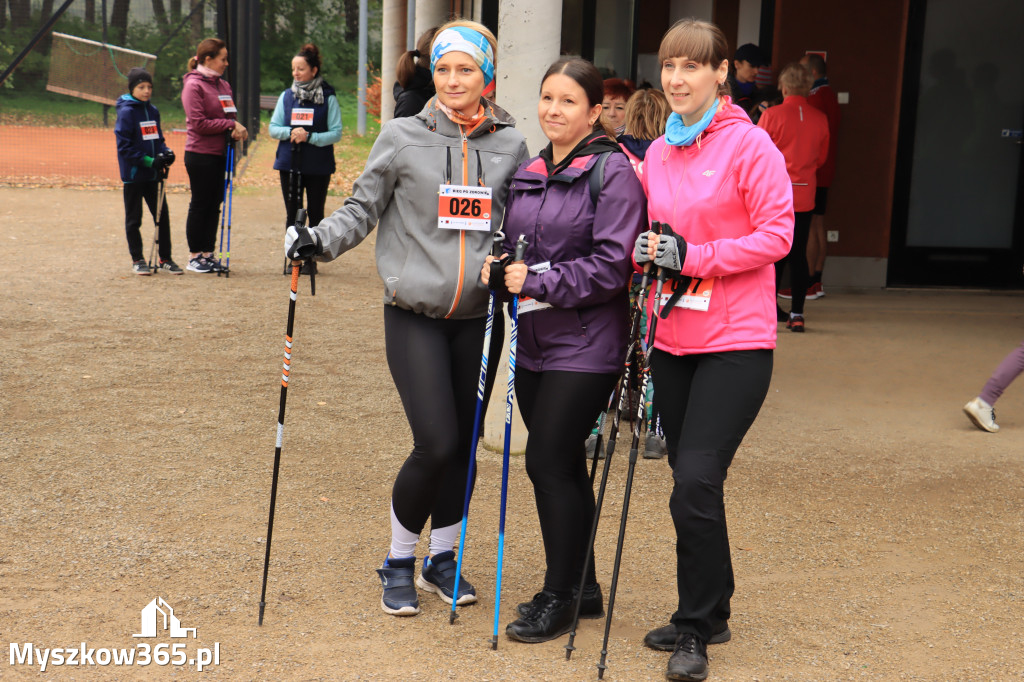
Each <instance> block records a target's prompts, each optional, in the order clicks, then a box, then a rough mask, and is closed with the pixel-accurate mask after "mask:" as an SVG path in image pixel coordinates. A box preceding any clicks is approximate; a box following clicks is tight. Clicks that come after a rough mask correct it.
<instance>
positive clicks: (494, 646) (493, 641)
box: [491, 637, 498, 651]
mask: <svg viewBox="0 0 1024 682" xmlns="http://www.w3.org/2000/svg"><path fill="white" fill-rule="evenodd" d="M497 650H498V638H497V637H491V651H497Z"/></svg>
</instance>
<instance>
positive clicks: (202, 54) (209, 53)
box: [188, 38, 228, 71]
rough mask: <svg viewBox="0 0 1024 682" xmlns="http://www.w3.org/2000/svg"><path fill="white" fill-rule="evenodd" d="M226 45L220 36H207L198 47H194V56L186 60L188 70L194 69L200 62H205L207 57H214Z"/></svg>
mask: <svg viewBox="0 0 1024 682" xmlns="http://www.w3.org/2000/svg"><path fill="white" fill-rule="evenodd" d="M227 46H228V44H227V43H225V42H224V41H223V40H221V39H220V38H207V39H205V40H204V41H203V42H201V43H199V47H197V48H196V54H195V56H194V57H191V58H189V60H188V70H189V71H195V70H196V67H197V66H199V65H200V64H205V63H206V60H207V59H210V58H211V57H216V56H217V55H219V54H220V51H221V50H223V49H225V48H226V47H227Z"/></svg>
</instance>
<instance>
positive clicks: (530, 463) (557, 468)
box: [516, 368, 618, 598]
mask: <svg viewBox="0 0 1024 682" xmlns="http://www.w3.org/2000/svg"><path fill="white" fill-rule="evenodd" d="M617 379H618V375H617V374H591V373H586V372H558V371H549V372H531V371H530V370H526V369H522V368H517V369H516V399H517V400H518V401H519V409H520V411H521V412H522V414H523V423H525V424H526V428H527V429H528V430H529V432H530V434H529V437H528V438H527V440H526V473H527V474H528V475H529V476H530V481H532V482H533V494H534V496H535V497H536V499H537V515H538V516H539V517H540V532H541V536H542V537H543V538H544V554H545V557H546V559H547V572H546V573H545V575H544V589H545V590H549V591H551V592H554V593H555V594H557V595H558V596H560V597H566V598H567V597H570V596H572V588H573V586H574V585H577V584H579V580H580V571H581V569H582V568H583V560H584V557H585V556H586V551H587V545H588V544H589V541H590V529H591V527H592V525H593V523H594V507H595V504H594V488H593V486H592V485H591V483H590V474H589V473H588V472H587V455H586V446H585V444H586V440H587V436H588V435H590V430H591V427H593V425H594V420H596V419H597V415H598V414H599V413H600V412H601V410H603V409H604V408H605V407H606V406H607V404H608V394H609V393H611V391H612V389H613V388H614V387H615V381H616V380H617ZM596 581H597V578H596V577H595V573H594V561H593V556H591V561H590V571H589V574H588V576H587V582H596Z"/></svg>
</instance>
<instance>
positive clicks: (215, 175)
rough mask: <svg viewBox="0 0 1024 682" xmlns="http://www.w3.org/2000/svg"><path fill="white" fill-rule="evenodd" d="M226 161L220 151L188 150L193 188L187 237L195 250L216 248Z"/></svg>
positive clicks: (186, 159)
mask: <svg viewBox="0 0 1024 682" xmlns="http://www.w3.org/2000/svg"><path fill="white" fill-rule="evenodd" d="M226 163H227V160H226V159H225V157H223V156H218V155H216V154H199V153H198V152H185V170H186V171H188V184H189V187H190V188H191V190H192V200H191V201H190V202H189V204H188V220H187V221H186V222H185V238H186V239H187V240H188V250H189V251H190V252H191V253H213V251H214V250H215V249H216V246H217V221H218V220H219V219H220V205H221V203H223V201H224V190H225V187H224V170H225V168H226V165H225V164H226Z"/></svg>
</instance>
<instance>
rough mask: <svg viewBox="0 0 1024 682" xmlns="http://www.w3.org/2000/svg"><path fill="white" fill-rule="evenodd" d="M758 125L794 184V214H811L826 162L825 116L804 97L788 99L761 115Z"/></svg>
mask: <svg viewBox="0 0 1024 682" xmlns="http://www.w3.org/2000/svg"><path fill="white" fill-rule="evenodd" d="M757 125H758V126H760V127H761V128H764V129H765V130H766V131H768V135H769V136H770V137H771V138H772V142H774V143H775V146H776V147H778V148H779V151H781V152H782V155H783V156H784V157H785V158H786V172H787V173H789V181H790V182H791V183H793V210H794V211H797V212H802V211H810V210H813V209H814V190H815V189H816V188H817V186H818V182H817V172H818V169H819V168H821V167H822V166H823V165H825V160H826V159H827V158H828V119H826V118H825V114H823V113H821V112H820V111H818V110H817V109H815V108H814V107H812V106H811V105H809V104H808V103H807V98H806V97H801V96H799V95H790V96H789V97H787V98H786V99H784V100H783V101H782V104H779V105H777V106H774V107H771V108H769V109H767V110H766V111H765V112H764V113H763V114H761V120H759V121H758V122H757Z"/></svg>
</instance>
